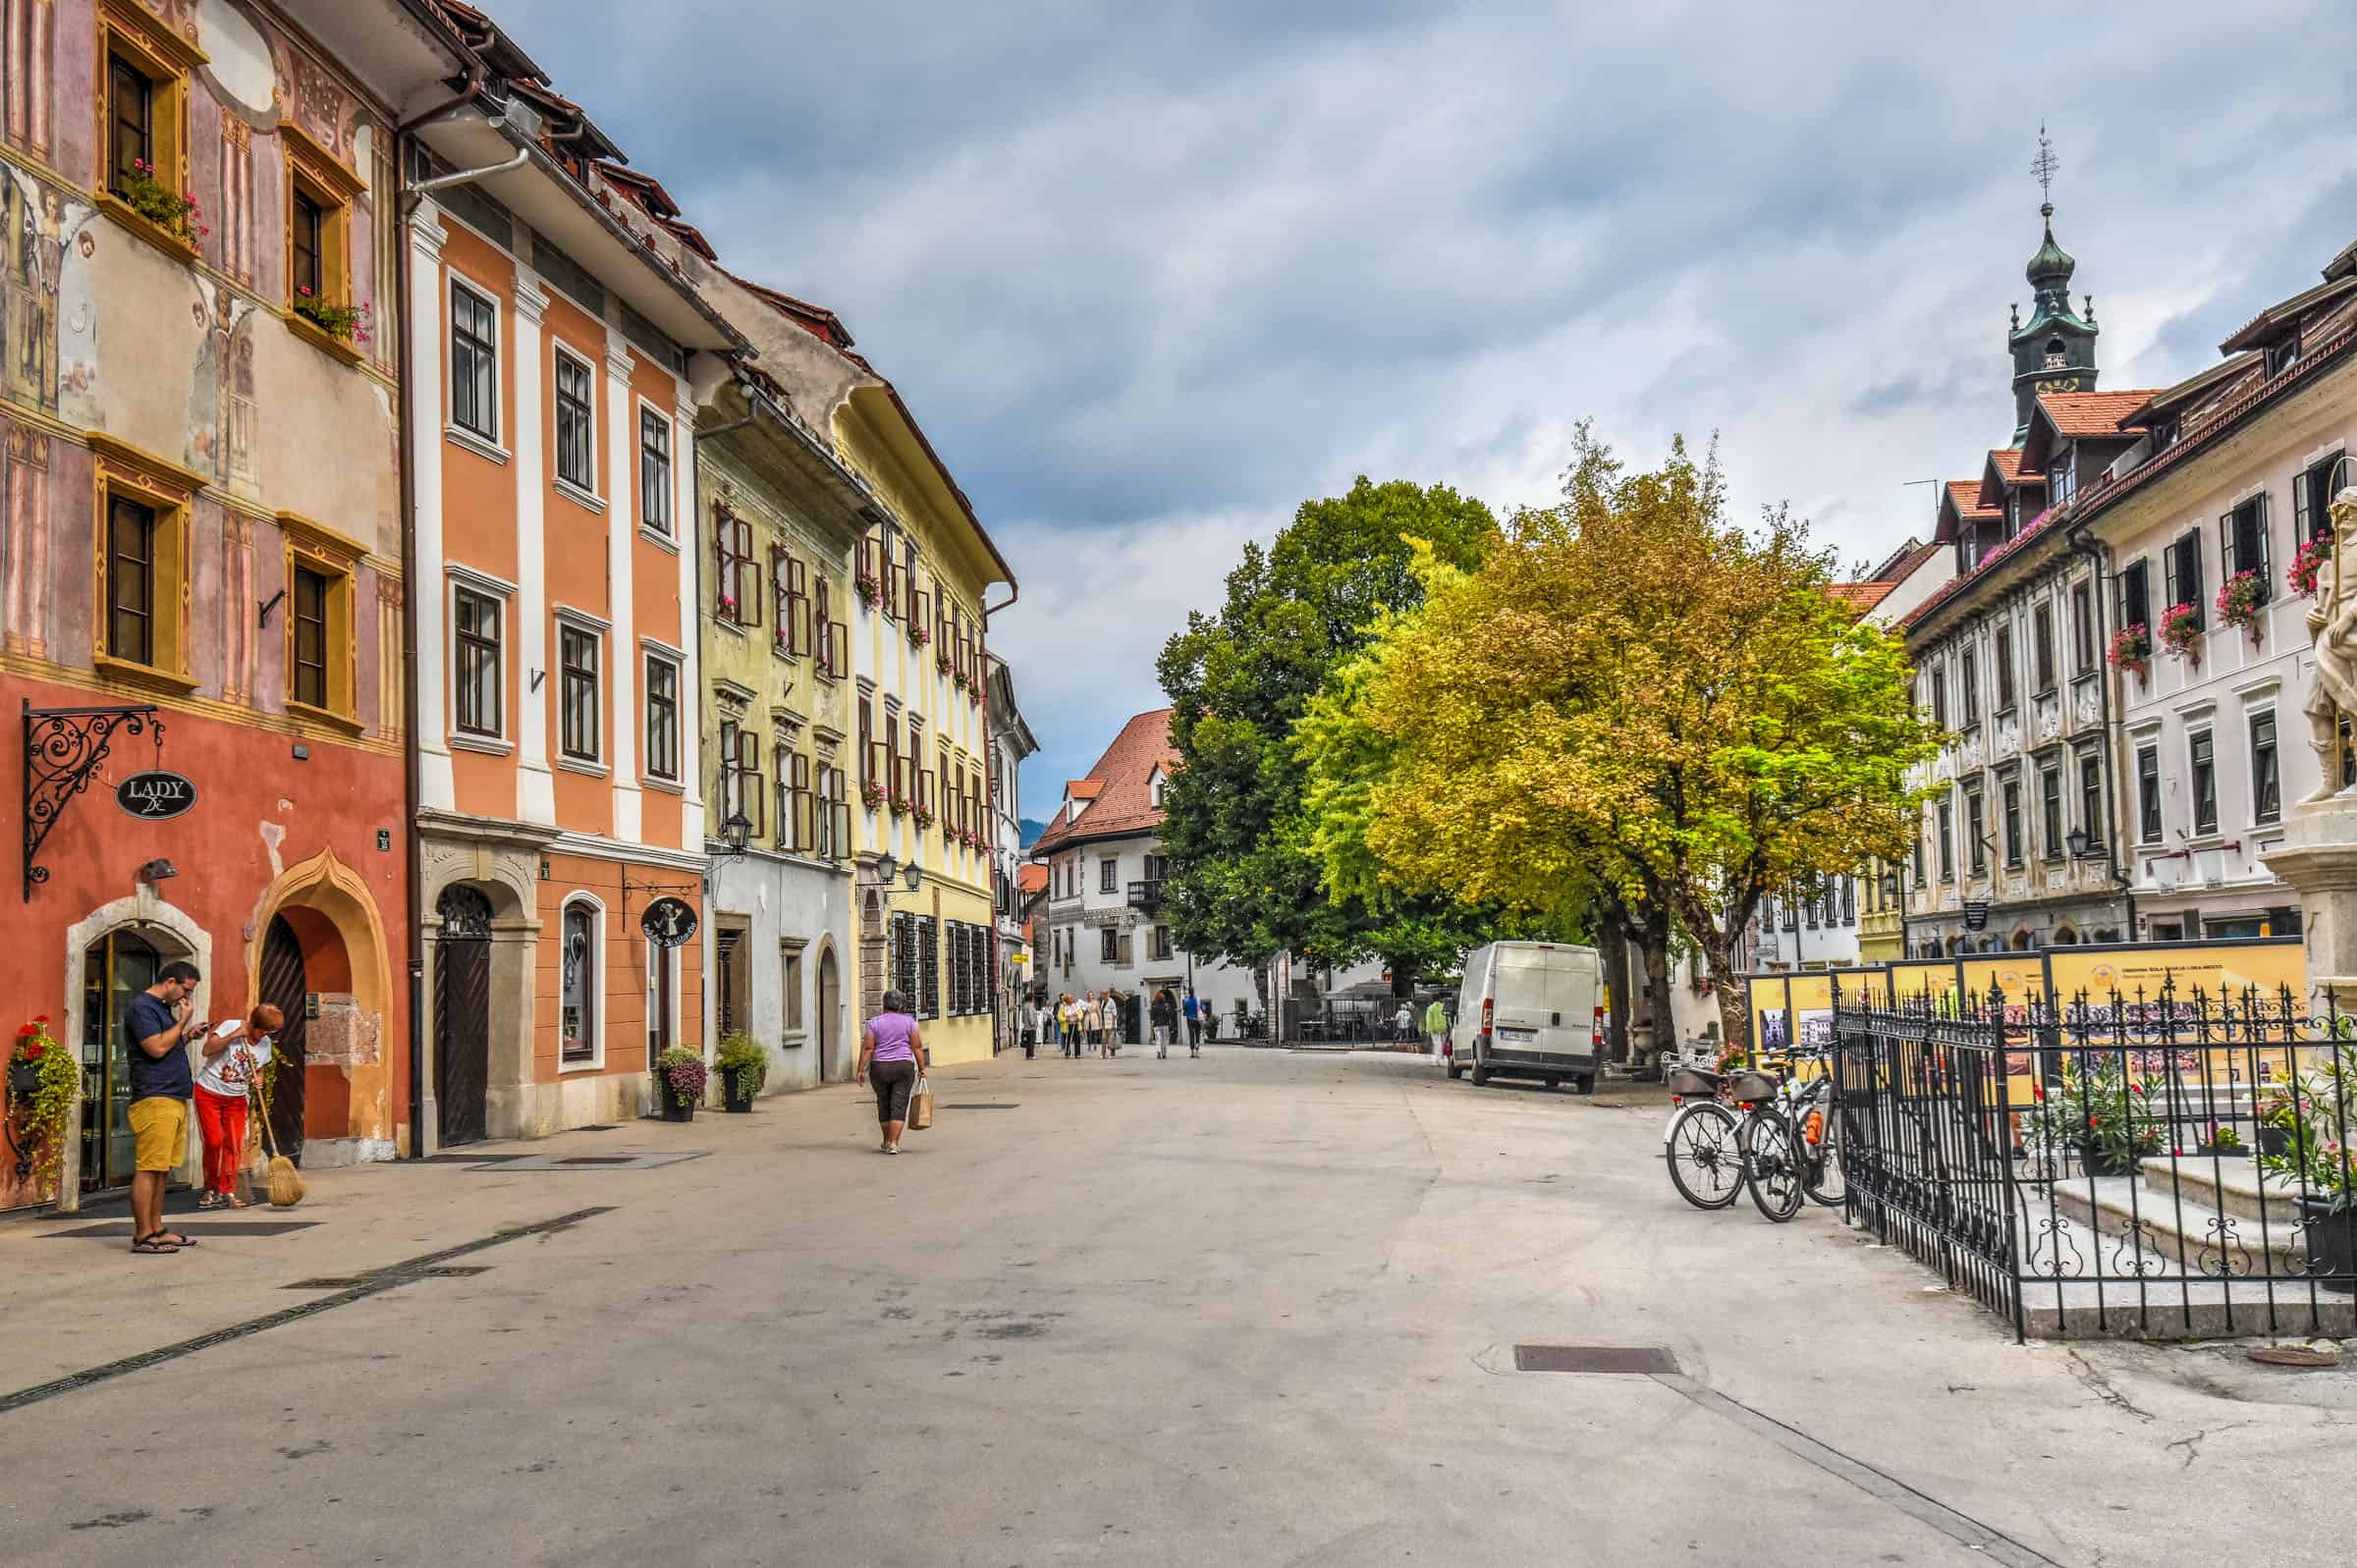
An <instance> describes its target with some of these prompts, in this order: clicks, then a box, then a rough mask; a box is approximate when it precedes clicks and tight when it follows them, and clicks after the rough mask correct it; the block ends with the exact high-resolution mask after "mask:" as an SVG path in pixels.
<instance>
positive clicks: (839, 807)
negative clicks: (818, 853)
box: [833, 800, 851, 860]
mask: <svg viewBox="0 0 2357 1568" xmlns="http://www.w3.org/2000/svg"><path fill="white" fill-rule="evenodd" d="M833 810H834V814H835V858H836V859H838V860H849V859H850V857H851V808H850V805H849V804H847V803H846V802H844V801H841V800H838V801H836V802H835V805H834V807H833Z"/></svg>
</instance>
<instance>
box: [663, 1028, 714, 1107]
mask: <svg viewBox="0 0 2357 1568" xmlns="http://www.w3.org/2000/svg"><path fill="white" fill-rule="evenodd" d="M710 1077H711V1069H710V1068H708V1067H706V1066H705V1065H704V1058H703V1057H702V1056H701V1055H700V1054H697V1053H695V1052H693V1051H690V1050H688V1049H687V1048H686V1047H685V1046H674V1047H672V1048H671V1049H670V1050H669V1051H666V1052H664V1053H663V1054H661V1055H659V1056H657V1057H656V1058H655V1083H656V1085H657V1087H659V1088H660V1089H661V1091H662V1094H663V1119H664V1120H665V1121H693V1120H694V1119H695V1106H696V1102H697V1101H699V1100H701V1099H703V1098H704V1084H705V1082H706V1081H707V1080H708V1079H709V1078H710Z"/></svg>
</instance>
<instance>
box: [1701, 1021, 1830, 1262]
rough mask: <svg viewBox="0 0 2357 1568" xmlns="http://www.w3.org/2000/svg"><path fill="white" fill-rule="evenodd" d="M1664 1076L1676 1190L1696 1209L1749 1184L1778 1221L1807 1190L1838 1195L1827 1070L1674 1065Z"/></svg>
mask: <svg viewBox="0 0 2357 1568" xmlns="http://www.w3.org/2000/svg"><path fill="white" fill-rule="evenodd" d="M1816 1059H1819V1060H1822V1059H1823V1058H1822V1057H1818V1058H1816ZM1669 1076H1670V1092H1671V1094H1672V1097H1673V1099H1674V1101H1675V1103H1676V1106H1677V1109H1676V1110H1675V1111H1674V1112H1672V1115H1671V1117H1670V1125H1669V1126H1668V1128H1667V1129H1665V1131H1664V1133H1663V1140H1662V1141H1663V1152H1664V1155H1665V1158H1666V1159H1667V1161H1668V1163H1669V1166H1670V1181H1671V1184H1672V1186H1674V1187H1676V1188H1677V1192H1678V1196H1679V1197H1681V1198H1683V1199H1685V1200H1686V1202H1688V1203H1690V1204H1692V1205H1693V1206H1694V1207H1695V1208H1697V1209H1704V1210H1710V1209H1724V1208H1727V1206H1728V1205H1729V1204H1732V1203H1733V1202H1734V1201H1735V1199H1736V1197H1737V1196H1738V1195H1739V1194H1741V1193H1743V1192H1745V1191H1749V1192H1750V1194H1751V1201H1752V1203H1753V1204H1754V1206H1756V1207H1757V1208H1758V1209H1759V1211H1760V1213H1761V1215H1763V1216H1764V1217H1767V1218H1769V1219H1771V1220H1774V1221H1776V1222H1777V1223H1780V1224H1781V1223H1782V1222H1783V1221H1785V1220H1787V1219H1790V1218H1791V1217H1793V1216H1794V1215H1796V1214H1798V1213H1800V1210H1801V1205H1802V1204H1803V1203H1804V1202H1807V1201H1809V1200H1812V1199H1813V1200H1815V1201H1816V1202H1818V1203H1821V1204H1825V1205H1828V1206H1831V1205H1834V1204H1838V1203H1840V1202H1841V1201H1842V1198H1843V1195H1844V1192H1845V1188H1844V1185H1843V1182H1842V1178H1841V1152H1840V1120H1839V1117H1838V1116H1836V1114H1835V1108H1834V1082H1833V1078H1832V1076H1831V1074H1830V1073H1826V1072H1821V1073H1819V1074H1817V1075H1815V1076H1813V1077H1810V1078H1806V1079H1801V1078H1789V1079H1780V1078H1778V1077H1777V1076H1775V1075H1774V1074H1772V1073H1768V1072H1762V1071H1758V1070H1755V1069H1744V1070H1742V1071H1737V1072H1732V1073H1719V1072H1706V1071H1704V1070H1702V1069H1700V1068H1696V1067H1677V1068H1673V1069H1672V1071H1671V1073H1670V1075H1669Z"/></svg>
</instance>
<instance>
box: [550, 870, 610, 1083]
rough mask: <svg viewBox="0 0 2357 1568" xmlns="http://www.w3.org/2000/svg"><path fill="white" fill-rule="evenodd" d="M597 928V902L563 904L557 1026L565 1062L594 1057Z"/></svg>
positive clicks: (599, 962) (600, 962)
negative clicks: (561, 978) (559, 1015)
mask: <svg viewBox="0 0 2357 1568" xmlns="http://www.w3.org/2000/svg"><path fill="white" fill-rule="evenodd" d="M597 928H598V909H597V907H596V905H594V904H590V903H586V902H582V901H578V900H576V901H575V902H573V903H569V904H567V905H566V906H565V918H564V919H563V921H562V922H561V923H560V927H559V929H560V930H561V932H562V933H563V938H562V940H563V946H564V951H563V953H562V955H561V962H562V967H563V981H562V989H561V992H560V997H561V1002H560V1005H561V1006H562V1009H563V1016H562V1019H561V1020H560V1025H559V1027H560V1029H561V1032H562V1033H563V1036H564V1045H563V1049H562V1052H561V1054H560V1059H561V1060H564V1061H573V1062H585V1061H595V1060H596V1059H597V1054H598V1051H597V1046H598V1034H597V997H598V991H599V984H598V981H599V975H600V972H601V971H602V970H603V969H604V967H605V961H604V954H603V953H601V952H600V951H599V944H598V931H597Z"/></svg>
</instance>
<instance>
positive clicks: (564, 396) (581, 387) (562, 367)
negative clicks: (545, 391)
mask: <svg viewBox="0 0 2357 1568" xmlns="http://www.w3.org/2000/svg"><path fill="white" fill-rule="evenodd" d="M556 352H557V477H558V478H559V479H561V480H563V481H564V482H565V483H567V484H569V485H572V486H573V487H574V488H575V489H576V490H587V491H590V492H592V493H594V492H595V491H596V489H597V407H596V393H595V391H594V390H593V389H592V387H591V385H590V371H589V367H588V366H587V365H585V364H583V363H581V361H580V360H578V359H576V358H575V357H574V356H573V355H572V354H569V353H567V352H566V351H564V350H562V349H559V350H558V351H556Z"/></svg>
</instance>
